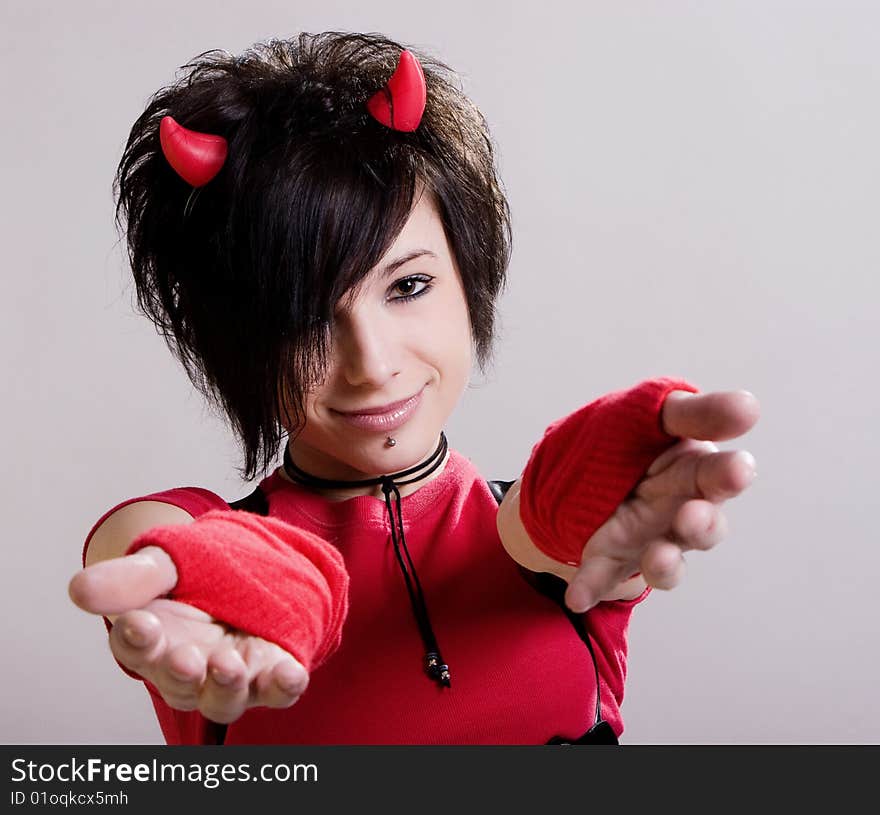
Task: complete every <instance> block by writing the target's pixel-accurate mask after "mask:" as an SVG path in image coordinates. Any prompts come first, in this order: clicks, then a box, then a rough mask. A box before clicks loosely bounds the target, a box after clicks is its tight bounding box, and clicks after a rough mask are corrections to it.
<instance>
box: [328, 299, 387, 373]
mask: <svg viewBox="0 0 880 815" xmlns="http://www.w3.org/2000/svg"><path fill="white" fill-rule="evenodd" d="M337 327H338V338H339V339H338V344H339V365H340V369H341V371H342V374H343V376H344V377H345V379H346V381H347V382H348V383H349V384H350V385H352V386H358V385H370V386H372V387H375V388H381V387H382V386H384V385H385V383H386V382H387V381H388V379H389V378H390V377H392V376H394V374H395V373H396V369H395V353H396V350H397V349H396V346H397V343H396V342H395V341H394V337H393V335H392V331H391V326H389V325H388V324H387V322H385V321H383V320H382V318H381V317H378V316H376V315H368V314H365V313H362V314H359V315H356V314H349V315H348V316H347V317H346V318H345V319H344V320H341V321H338V323H337Z"/></svg>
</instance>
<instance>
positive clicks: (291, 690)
mask: <svg viewBox="0 0 880 815" xmlns="http://www.w3.org/2000/svg"><path fill="white" fill-rule="evenodd" d="M308 684H309V674H308V672H307V671H306V669H305V668H304V667H303V666H302V665H301V664H300V663H299V662H297V660H295V659H294V658H293V657H292V656H290V655H288V654H284V655H283V656H282V657H281V658H280V659H279V660H278V662H276V663H275V664H274V665H273V666H271V667H268V668H266V669H264V670H263V671H261V672H260V673H259V674H258V676H257V678H256V682H255V687H256V699H255V704H257V705H265V706H266V707H274V708H285V707H290V706H291V705H292V704H293V703H294V702H296V701H297V700H298V699H299V697H300V696H302V694H303V693H304V692H305V689H306V687H308Z"/></svg>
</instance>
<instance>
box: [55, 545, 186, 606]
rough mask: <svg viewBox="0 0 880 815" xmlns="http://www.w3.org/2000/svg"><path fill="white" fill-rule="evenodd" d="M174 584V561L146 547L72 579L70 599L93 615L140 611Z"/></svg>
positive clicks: (69, 591) (151, 547)
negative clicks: (137, 609)
mask: <svg viewBox="0 0 880 815" xmlns="http://www.w3.org/2000/svg"><path fill="white" fill-rule="evenodd" d="M176 584H177V568H176V567H175V565H174V561H173V560H171V558H170V557H169V556H168V555H167V554H166V553H165V552H164V551H163V550H162V549H160V548H159V547H157V546H145V547H144V548H143V549H141V550H140V551H139V552H136V553H135V554H133V555H126V556H125V557H118V558H112V559H111V560H102V561H101V562H100V563H95V564H93V565H92V566H87V567H86V568H85V569H83V570H82V571H81V572H78V573H77V574H75V575H74V576H73V578H72V579H71V581H70V584H69V587H68V593H69V594H70V599H71V600H73V602H74V603H76V605H78V606H79V607H80V608H81V609H83V610H84V611H89V612H91V613H92V614H105V615H106V614H121V613H122V612H124V611H129V610H130V609H135V608H142V607H143V606H145V605H147V603H149V602H150V601H151V600H154V599H156V598H157V597H162V596H164V595H166V594H168V592H170V591H171V590H172V589H173V588H174V586H175V585H176Z"/></svg>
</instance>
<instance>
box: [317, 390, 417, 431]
mask: <svg viewBox="0 0 880 815" xmlns="http://www.w3.org/2000/svg"><path fill="white" fill-rule="evenodd" d="M425 387H427V386H423V387H422V389H421V390H420V391H419V392H418V393H416V394H415V395H414V396H410V397H409V398H408V399H404V400H403V401H401V402H396V403H393V404H391V405H390V406H386V407H379V408H370V409H369V410H371V411H372V412H369V413H367V412H358V413H354V412H352V413H343V412H341V411H338V410H334V411H333V412H334V413H336V415H337V416H339V418H340V419H342V420H343V421H344V422H346V423H348V424H351V425H354V426H355V427H359V428H361V429H363V430H376V431H387V430H395V429H396V428H398V427H400V426H401V425H403V424H406V422H408V421H409V420H410V418H411V417H412V416H413V414H414V413H415V412H416V410H417V409H418V407H419V405H420V404H421V401H422V393H423V392H424V390H425Z"/></svg>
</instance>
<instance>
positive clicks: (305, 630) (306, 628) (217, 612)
mask: <svg viewBox="0 0 880 815" xmlns="http://www.w3.org/2000/svg"><path fill="white" fill-rule="evenodd" d="M145 546H159V547H160V548H162V549H164V550H165V551H166V552H167V553H168V555H169V556H170V557H171V559H172V560H173V561H174V565H175V566H176V567H177V574H178V578H177V585H176V586H175V587H174V590H173V591H172V592H171V594H170V595H169V598H170V599H172V600H177V601H179V602H181V603H188V604H189V605H192V606H195V607H197V608H200V609H201V610H202V611H205V612H207V613H208V614H210V615H211V616H212V617H215V618H216V619H218V620H222V621H223V622H225V623H227V624H229V625H231V626H233V627H234V628H238V629H240V630H241V631H246V632H247V633H249V634H254V635H256V636H258V637H262V638H263V639H266V640H269V641H270V642H274V643H275V644H277V645H279V646H281V647H282V648H283V649H284V650H285V651H287V652H289V653H290V654H292V655H293V656H294V657H295V658H296V659H297V660H298V661H299V662H301V663H302V664H303V666H304V667H305V669H306V670H307V671H309V672H311V671H313V670H314V669H315V668H317V667H318V666H319V665H320V664H321V663H322V662H323V661H324V660H326V659H327V657H329V656H330V654H332V653H333V651H335V650H336V649H337V648H338V647H339V644H340V642H341V640H342V625H343V623H344V622H345V616H346V614H347V612H348V572H346V570H345V563H344V561H343V559H342V555H341V554H340V553H339V550H338V549H336V548H335V547H334V546H331V545H330V544H329V543H327V542H326V541H325V540H323V539H321V538H319V537H318V536H317V535H313V534H312V533H311V532H308V531H306V530H304V529H299V528H297V527H295V526H292V525H291V524H288V523H285V522H284V521H281V520H279V519H278V518H272V517H269V516H261V515H255V514H253V513H250V512H242V511H240V510H221V509H214V510H210V511H209V512H206V513H205V514H203V515H200V516H199V517H198V518H197V519H196V520H195V521H193V522H192V523H189V524H173V525H169V526H156V527H153V528H151V529H148V530H146V531H145V532H143V533H141V534H140V535H138V537H137V538H135V539H134V541H132V544H131V546H129V548H128V551H127V552H126V554H129V555H130V554H133V553H134V552H137V551H138V550H139V549H143V548H144V547H145Z"/></svg>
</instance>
